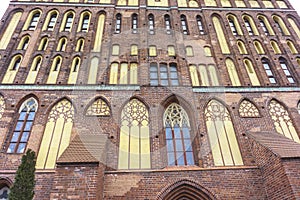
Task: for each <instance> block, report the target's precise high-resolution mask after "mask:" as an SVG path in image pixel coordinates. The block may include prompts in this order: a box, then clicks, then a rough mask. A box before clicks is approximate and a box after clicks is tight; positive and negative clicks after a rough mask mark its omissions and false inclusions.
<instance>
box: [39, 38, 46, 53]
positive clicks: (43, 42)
mask: <svg viewBox="0 0 300 200" xmlns="http://www.w3.org/2000/svg"><path fill="white" fill-rule="evenodd" d="M47 46H48V38H47V37H43V38H42V39H41V42H40V44H39V47H38V50H39V51H46V49H47Z"/></svg>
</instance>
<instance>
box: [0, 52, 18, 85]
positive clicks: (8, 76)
mask: <svg viewBox="0 0 300 200" xmlns="http://www.w3.org/2000/svg"><path fill="white" fill-rule="evenodd" d="M22 60H23V56H22V55H21V54H17V55H15V56H14V57H13V58H12V59H11V61H10V64H9V66H8V68H7V70H6V73H5V75H4V78H3V80H2V83H13V82H14V80H15V77H16V75H17V73H18V71H19V68H20V65H21V63H22Z"/></svg>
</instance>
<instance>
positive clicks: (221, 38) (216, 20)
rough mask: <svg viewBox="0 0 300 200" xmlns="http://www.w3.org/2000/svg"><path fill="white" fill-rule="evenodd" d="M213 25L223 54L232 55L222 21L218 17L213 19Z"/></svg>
mask: <svg viewBox="0 0 300 200" xmlns="http://www.w3.org/2000/svg"><path fill="white" fill-rule="evenodd" d="M212 20H213V24H214V27H215V30H216V33H217V37H218V42H219V45H220V48H221V51H222V53H223V54H230V50H229V46H228V44H227V39H226V37H225V34H224V31H223V27H222V25H221V22H220V19H219V18H218V17H215V16H214V17H213V18H212Z"/></svg>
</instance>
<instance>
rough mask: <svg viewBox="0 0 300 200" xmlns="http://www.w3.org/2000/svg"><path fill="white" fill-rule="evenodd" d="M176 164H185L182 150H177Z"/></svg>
mask: <svg viewBox="0 0 300 200" xmlns="http://www.w3.org/2000/svg"><path fill="white" fill-rule="evenodd" d="M177 165H185V163H184V154H183V152H177Z"/></svg>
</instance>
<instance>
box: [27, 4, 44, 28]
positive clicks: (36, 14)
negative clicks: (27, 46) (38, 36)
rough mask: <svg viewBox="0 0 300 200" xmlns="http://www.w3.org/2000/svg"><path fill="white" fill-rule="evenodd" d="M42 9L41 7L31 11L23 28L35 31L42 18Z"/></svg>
mask: <svg viewBox="0 0 300 200" xmlns="http://www.w3.org/2000/svg"><path fill="white" fill-rule="evenodd" d="M41 14H42V11H41V10H40V9H35V10H33V11H31V12H30V13H29V15H28V17H27V19H26V22H25V24H24V27H23V30H29V31H34V30H35V29H36V27H37V25H38V22H39V20H40V16H41Z"/></svg>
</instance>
